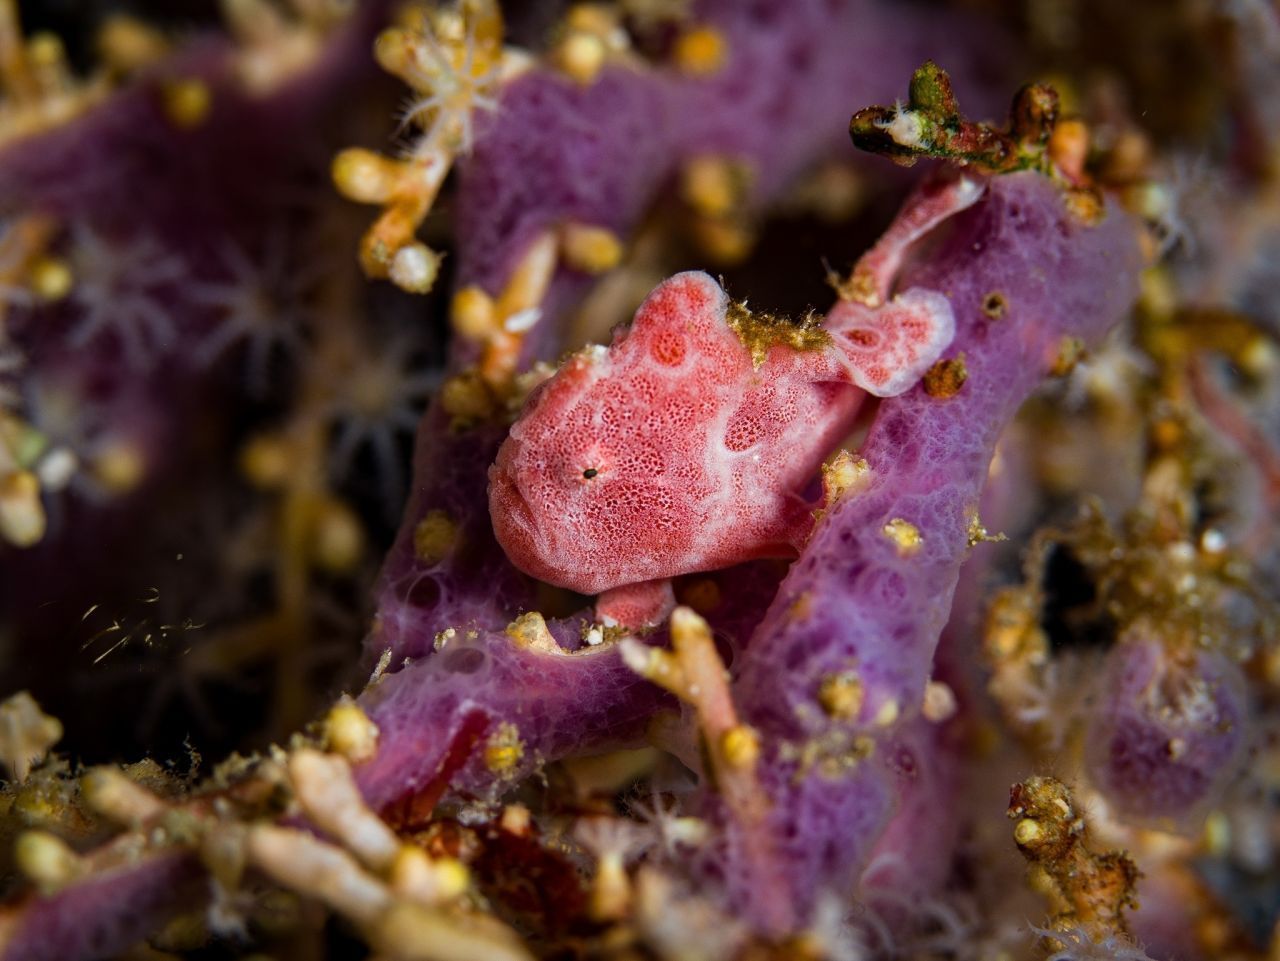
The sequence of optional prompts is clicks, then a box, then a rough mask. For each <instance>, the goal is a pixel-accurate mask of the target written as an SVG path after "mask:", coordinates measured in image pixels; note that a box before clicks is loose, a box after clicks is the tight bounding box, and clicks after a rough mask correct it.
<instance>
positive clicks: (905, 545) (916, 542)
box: [883, 517, 924, 557]
mask: <svg viewBox="0 0 1280 961" xmlns="http://www.w3.org/2000/svg"><path fill="white" fill-rule="evenodd" d="M883 532H884V536H885V537H887V538H888V539H889V540H891V541H892V542H893V543H894V546H895V547H897V549H898V556H899V557H911V556H913V555H915V554H917V553H919V551H920V548H921V547H922V546H923V545H924V536H923V535H922V534H921V533H920V528H918V527H916V525H915V524H912V523H911V522H910V521H908V520H905V519H904V518H901V517H895V518H893V519H891V520H890V521H888V522H887V523H886V524H885V525H884V528H883Z"/></svg>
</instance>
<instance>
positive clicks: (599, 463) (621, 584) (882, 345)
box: [489, 178, 982, 625]
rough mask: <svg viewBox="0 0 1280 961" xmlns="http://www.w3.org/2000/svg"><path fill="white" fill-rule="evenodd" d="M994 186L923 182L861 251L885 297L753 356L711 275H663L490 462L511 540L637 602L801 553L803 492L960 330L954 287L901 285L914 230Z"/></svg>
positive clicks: (538, 558)
mask: <svg viewBox="0 0 1280 961" xmlns="http://www.w3.org/2000/svg"><path fill="white" fill-rule="evenodd" d="M981 194H982V187H981V186H980V185H979V184H977V183H975V182H974V181H972V180H968V179H963V178H961V179H945V178H940V179H938V180H937V181H934V182H932V183H931V184H929V185H928V186H926V187H925V188H924V189H922V190H920V191H918V192H917V193H916V194H914V195H913V196H912V198H911V199H910V200H909V201H908V202H907V204H906V205H905V206H904V207H903V210H902V212H901V213H900V214H899V216H898V217H897V219H896V220H895V221H894V223H893V225H892V226H891V227H890V228H889V230H888V231H886V233H885V235H884V236H883V237H882V238H881V240H880V242H879V243H877V244H876V245H875V247H873V248H872V250H871V251H869V252H868V255H867V257H866V258H864V259H863V261H861V262H860V263H859V273H860V276H864V277H865V278H866V279H867V280H868V281H869V282H871V289H870V290H868V291H866V292H865V296H866V299H867V300H869V301H870V302H871V304H870V305H869V304H868V303H863V302H861V301H856V300H852V299H842V300H840V301H838V302H837V303H836V305H835V306H834V307H833V308H832V310H831V312H830V313H829V314H828V315H827V318H826V320H825V321H824V323H823V331H824V332H825V335H826V339H825V340H824V341H820V342H818V343H815V344H813V345H811V346H808V347H805V348H800V349H798V348H796V347H792V346H790V345H788V344H773V345H772V346H769V347H768V348H767V352H766V353H765V354H764V356H763V357H760V356H759V355H758V354H757V355H756V356H754V357H753V355H752V352H751V350H750V349H749V347H748V345H747V344H746V343H744V340H743V337H742V336H741V335H740V333H739V332H738V331H735V330H734V329H733V327H731V326H730V323H729V318H728V314H727V311H728V308H729V303H728V299H727V297H726V296H725V293H724V291H723V290H722V289H721V288H720V285H719V284H717V283H716V282H715V281H714V280H713V279H712V278H711V277H709V276H708V275H706V274H704V273H700V272H689V273H683V274H677V275H676V276H675V277H672V278H671V279H669V280H667V281H665V282H664V283H662V284H660V285H659V286H658V287H657V288H656V289H655V290H654V291H653V293H651V294H650V295H649V297H648V299H646V300H645V302H644V304H642V305H641V307H640V309H639V311H638V312H637V313H636V317H635V321H634V322H633V323H632V325H631V326H630V327H629V328H628V329H626V330H624V331H621V332H620V333H619V334H618V335H617V336H616V337H615V338H614V341H613V345H612V346H611V347H610V348H608V349H607V350H605V349H603V348H599V347H591V348H587V349H586V350H584V351H582V352H580V353H578V354H577V355H575V356H574V357H572V358H571V359H570V360H568V361H567V362H566V363H565V364H564V365H563V366H562V367H561V368H560V370H559V371H558V372H557V373H556V375H555V376H554V377H552V378H551V379H550V380H549V381H547V382H546V383H545V384H543V385H542V386H541V387H539V388H538V390H537V391H536V392H535V393H534V394H533V395H532V396H531V397H530V398H529V401H528V402H527V403H526V405H525V408H524V410H523V411H522V413H521V415H520V418H519V420H517V421H516V423H515V424H514V425H513V426H512V428H511V434H510V436H509V437H508V438H507V440H506V442H505V443H504V444H503V445H502V448H501V450H500V451H499V452H498V458H497V462H496V464H495V465H494V467H493V470H492V471H490V474H489V484H490V489H489V497H490V514H491V515H492V517H493V525H494V532H495V534H496V535H497V537H498V541H499V542H500V543H501V544H502V546H503V548H504V549H505V550H506V552H507V554H508V556H509V557H510V558H511V559H512V561H513V562H514V563H515V564H516V565H517V566H518V567H520V568H521V569H523V570H524V571H526V572H528V573H530V574H533V575H534V576H535V577H540V578H542V579H543V580H546V581H550V582H551V583H553V584H558V585H560V586H562V587H569V588H572V589H574V590H577V591H581V592H583V593H588V594H596V593H600V592H605V591H609V592H614V591H616V590H617V589H619V588H629V590H628V594H629V595H630V596H629V597H628V603H627V614H628V615H630V614H633V613H634V612H635V611H636V610H637V609H638V608H637V605H636V604H635V595H637V593H638V591H637V589H636V587H635V585H639V584H642V583H647V582H653V581H660V579H662V578H668V577H674V576H676V575H678V574H686V573H690V572H693V571H702V570H713V569H715V568H720V567H727V566H729V565H731V564H736V563H741V562H743V561H749V560H756V559H758V558H762V557H794V556H795V555H796V554H797V553H798V551H799V548H800V546H801V545H802V544H803V543H804V540H805V538H806V537H807V536H808V533H809V531H810V529H811V528H812V526H813V508H814V506H815V505H812V504H809V503H807V502H806V501H805V500H804V499H803V498H802V497H801V496H800V494H801V491H802V490H803V488H804V487H805V485H806V484H807V483H809V482H810V481H811V480H812V478H813V475H814V472H815V471H816V469H817V467H818V465H819V464H820V463H821V461H822V459H823V458H824V457H825V456H826V455H827V453H828V452H829V451H830V450H831V449H832V447H834V446H835V444H836V442H837V441H838V440H839V439H840V438H841V437H843V436H844V435H845V434H847V433H848V431H849V430H850V428H851V427H852V426H853V418H854V415H855V414H856V413H857V411H858V408H859V406H860V404H861V402H862V398H863V396H864V393H863V392H864V391H867V392H870V393H873V394H876V395H878V396H894V395H897V394H901V393H902V392H903V391H905V390H908V389H909V388H910V387H911V386H912V385H913V384H915V383H916V381H918V380H919V378H920V377H921V375H922V374H923V373H924V371H925V370H926V369H927V368H928V367H929V365H931V364H932V363H934V361H936V360H937V359H938V357H939V356H940V354H941V353H942V351H943V350H944V349H945V348H946V347H947V345H948V344H949V343H950V342H951V338H952V336H953V335H954V333H955V321H954V318H953V316H952V312H951V305H950V303H949V302H948V301H947V299H946V297H944V296H943V295H942V294H940V293H938V292H936V291H932V290H927V289H924V288H920V287H913V288H911V289H910V290H907V291H904V292H903V293H901V294H900V295H898V296H896V297H893V299H892V300H890V299H889V297H890V295H891V293H892V289H893V280H894V277H895V275H896V274H897V272H898V270H899V269H900V267H901V265H902V264H903V263H904V262H905V259H906V257H907V256H908V253H909V251H910V249H911V248H912V246H913V245H915V244H916V243H917V242H918V241H919V240H920V239H921V238H922V237H924V236H925V235H926V234H928V233H929V231H931V230H932V229H934V228H936V227H937V226H938V224H940V223H941V222H943V221H945V220H946V219H947V218H948V217H950V216H953V215H954V214H956V213H957V212H959V211H960V210H963V209H966V208H967V207H969V206H971V205H972V204H973V203H975V202H976V201H977V199H978V198H979V197H980V196H981ZM886 301H887V302H886ZM757 323H758V322H757ZM747 336H748V337H749V336H751V335H747ZM660 589H661V588H660V586H657V585H655V587H654V589H653V590H652V591H649V592H648V593H649V595H650V596H651V597H652V595H654V594H656V592H657V591H659V590H660ZM615 600H616V597H615V595H613V594H611V595H610V596H608V597H606V598H604V599H603V600H602V607H601V612H602V614H603V616H606V617H609V618H612V619H613V620H617V621H618V622H620V623H624V624H632V625H639V624H644V623H654V622H656V620H658V619H659V618H660V617H661V615H662V614H663V613H664V611H663V609H662V608H661V607H660V606H659V605H658V604H656V603H651V604H649V605H648V606H647V608H644V610H645V612H646V613H647V616H640V617H638V618H637V617H634V616H633V617H630V618H629V617H627V616H624V615H622V614H620V612H619V611H618V609H617V607H616V605H615Z"/></svg>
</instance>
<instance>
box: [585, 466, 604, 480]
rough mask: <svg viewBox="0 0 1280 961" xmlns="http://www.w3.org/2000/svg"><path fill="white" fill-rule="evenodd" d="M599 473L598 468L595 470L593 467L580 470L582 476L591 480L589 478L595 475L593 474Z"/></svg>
mask: <svg viewBox="0 0 1280 961" xmlns="http://www.w3.org/2000/svg"><path fill="white" fill-rule="evenodd" d="M599 473H600V472H599V471H598V470H596V469H595V468H594V467H588V468H587V469H586V470H584V471H583V472H582V476H583V477H584V478H585V479H586V480H591V478H593V477H595V476H596V475H597V474H599Z"/></svg>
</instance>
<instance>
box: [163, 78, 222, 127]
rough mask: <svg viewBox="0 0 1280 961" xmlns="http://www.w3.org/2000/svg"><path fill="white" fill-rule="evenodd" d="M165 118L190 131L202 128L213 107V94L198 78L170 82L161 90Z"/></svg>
mask: <svg viewBox="0 0 1280 961" xmlns="http://www.w3.org/2000/svg"><path fill="white" fill-rule="evenodd" d="M160 99H161V103H162V105H163V107H164V113H165V116H166V117H168V118H169V121H170V122H171V123H172V124H173V125H174V126H175V127H181V128H182V129H184V130H190V129H192V128H194V127H198V126H200V125H201V124H202V123H204V121H205V119H206V118H207V117H208V116H209V110H210V108H211V107H212V106H213V92H212V91H211V90H210V89H209V85H208V84H207V83H205V82H204V81H203V80H201V79H200V78H198V77H188V78H185V79H182V80H170V81H168V82H166V83H165V84H163V85H162V86H161V88H160Z"/></svg>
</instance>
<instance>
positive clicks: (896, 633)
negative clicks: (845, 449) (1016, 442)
mask: <svg viewBox="0 0 1280 961" xmlns="http://www.w3.org/2000/svg"><path fill="white" fill-rule="evenodd" d="M1066 201H1067V196H1066V195H1065V194H1064V192H1063V190H1062V189H1061V188H1060V187H1059V186H1057V185H1055V184H1054V183H1052V182H1051V181H1050V180H1049V179H1048V178H1046V177H1043V176H1041V175H1039V174H1031V173H1023V174H1013V175H1009V176H1004V177H997V178H994V179H992V180H990V181H989V182H988V184H987V194H986V196H985V197H984V198H983V200H981V201H980V202H979V203H978V204H977V205H976V206H974V207H973V208H972V209H971V210H969V211H967V212H965V213H964V214H961V215H959V216H958V217H957V218H956V220H955V222H954V224H953V227H952V232H951V234H950V236H949V237H947V238H946V239H945V240H942V241H941V242H940V245H939V246H938V247H937V248H936V249H935V250H934V251H933V252H932V253H931V254H930V255H929V256H928V257H927V258H926V259H923V260H921V261H920V262H918V263H916V264H914V265H912V266H909V267H908V268H907V270H906V272H905V275H904V277H903V279H902V283H903V284H904V285H914V286H921V287H926V288H930V289H934V290H940V291H945V292H946V294H947V296H948V298H949V300H950V301H951V304H952V307H953V309H954V311H955V316H956V325H957V334H956V340H955V343H954V344H953V346H952V349H951V352H952V355H953V356H955V357H960V356H963V358H964V363H965V366H966V368H967V370H968V378H967V380H965V382H964V384H963V386H962V388H961V389H960V390H959V391H958V393H956V394H955V395H954V396H951V397H945V398H940V397H934V396H931V395H930V394H929V393H928V392H927V391H926V390H925V389H924V387H923V386H920V387H917V388H915V389H913V390H912V391H910V392H908V393H907V394H905V395H903V396H901V397H898V398H894V399H891V400H887V401H885V402H884V403H883V404H882V406H881V408H880V410H879V412H878V415H877V417H876V420H875V422H874V424H873V426H872V429H871V433H870V435H869V436H868V438H867V441H866V443H865V444H864V445H863V447H862V449H861V452H860V453H861V456H862V457H864V458H865V459H866V461H867V463H868V465H869V467H870V472H869V474H868V480H867V483H866V486H865V487H863V488H862V489H860V490H859V491H857V492H856V493H852V494H850V495H847V496H845V497H844V498H843V499H842V500H841V501H840V502H839V503H838V504H837V505H835V506H834V507H833V508H832V509H831V511H830V512H829V514H828V515H827V516H826V517H825V518H824V520H823V521H822V522H821V523H820V524H819V525H818V527H817V529H816V531H815V533H814V535H813V537H812V539H811V540H810V542H809V544H808V545H807V547H806V548H805V550H804V552H803V554H802V556H801V558H800V559H799V560H798V561H797V562H796V564H795V565H794V566H793V567H792V569H791V571H790V573H789V574H788V575H787V577H786V579H785V580H784V581H783V584H782V587H781V589H780V591H779V594H778V597H777V598H776V599H775V601H774V603H773V605H772V607H771V608H770V610H769V614H768V615H767V616H766V618H765V620H764V622H763V623H762V624H761V626H760V628H759V630H758V631H757V632H756V634H755V636H754V637H753V639H752V642H751V644H750V646H749V647H748V649H747V652H746V654H745V655H744V658H743V661H742V664H741V672H740V674H739V676H738V680H737V682H736V684H735V686H734V692H735V698H736V700H737V703H738V705H739V707H740V709H741V711H742V713H743V715H744V716H745V718H746V719H747V720H748V721H749V723H751V724H752V725H754V726H755V727H756V728H758V729H759V730H760V731H761V732H762V734H763V735H764V738H765V743H766V744H767V745H768V748H767V750H766V753H765V758H764V761H763V762H762V775H761V776H762V779H764V780H765V781H766V783H767V784H768V786H769V787H770V788H772V789H773V791H774V792H775V793H773V795H772V796H773V797H774V798H775V806H774V813H773V820H772V826H773V830H774V833H775V836H776V837H777V838H778V839H779V841H780V849H779V854H780V856H781V857H782V858H783V859H784V860H785V863H786V864H787V872H788V874H789V879H790V881H791V888H790V890H791V896H792V897H793V898H794V899H795V901H796V903H797V904H799V905H806V906H807V905H811V904H812V899H813V897H814V894H815V893H816V892H818V891H820V890H822V889H823V888H826V887H834V888H835V889H837V890H847V889H848V887H849V885H850V884H851V883H852V881H853V878H854V875H855V872H856V870H857V868H858V866H859V865H860V864H861V863H862V859H863V858H865V857H866V852H867V848H868V845H869V843H870V841H871V840H872V839H873V838H874V836H875V834H874V830H873V831H857V830H853V829H849V828H846V829H845V830H842V831H834V830H832V831H828V830H826V829H825V828H828V827H829V828H833V829H834V827H835V825H836V824H848V825H854V824H856V825H864V826H865V825H868V824H872V825H873V824H875V823H876V821H877V818H876V817H875V815H874V814H873V813H872V812H873V811H874V810H876V808H877V807H878V808H879V809H880V810H882V811H884V810H885V809H886V808H887V804H888V803H889V802H888V799H887V792H886V791H885V790H884V788H882V787H878V786H876V785H877V783H878V782H879V781H880V779H881V778H880V775H879V774H878V772H876V770H875V768H874V767H873V766H872V765H871V764H870V763H867V764H861V765H855V766H853V769H852V771H851V772H849V773H845V774H837V775H836V776H832V774H831V773H830V772H828V773H824V772H823V770H822V769H821V768H819V769H817V770H815V771H813V772H808V771H805V770H804V769H803V768H799V767H798V766H797V763H796V760H795V756H796V753H795V751H794V750H793V749H789V748H788V745H795V744H819V745H821V744H823V743H824V742H825V743H832V744H835V745H837V746H840V747H841V748H842V749H843V750H844V751H845V752H846V753H847V752H848V750H849V746H850V745H853V744H854V740H855V739H854V737H853V734H854V732H866V731H875V730H877V729H880V730H883V729H892V728H893V726H894V725H895V723H896V722H897V721H898V720H899V719H900V718H905V717H909V716H911V715H913V714H915V713H916V711H917V710H918V708H919V705H920V703H921V697H922V694H923V690H924V686H925V682H926V680H927V679H928V677H929V672H930V665H931V664H932V661H933V655H934V648H935V646H936V644H937V640H938V637H939V634H940V632H941V629H942V627H943V625H944V624H945V622H946V620H947V616H948V613H949V611H950V606H951V597H952V593H953V591H954V589H955V585H956V580H957V577H958V572H959V568H960V565H961V563H962V562H963V561H964V558H965V556H966V555H967V552H968V549H969V547H970V544H971V540H970V538H971V535H972V533H973V529H974V524H975V523H976V509H977V505H978V503H979V498H980V496H981V492H982V487H983V484H984V482H985V480H986V476H987V469H988V465H989V463H990V460H991V454H992V450H993V447H994V444H995V441H996V439H997V437H998V436H999V434H1000V432H1001V430H1002V428H1003V427H1004V425H1005V424H1006V423H1007V422H1008V420H1009V419H1010V417H1012V415H1013V413H1014V412H1015V411H1016V410H1017V408H1018V406H1019V405H1020V404H1021V403H1022V401H1023V400H1024V399H1025V398H1026V396H1027V395H1028V394H1029V393H1030V391H1031V390H1032V389H1033V388H1034V387H1035V386H1036V385H1037V384H1038V383H1039V382H1040V381H1041V380H1042V379H1043V378H1044V377H1045V375H1046V374H1048V373H1049V372H1050V371H1051V370H1052V369H1053V368H1054V366H1055V361H1056V359H1057V357H1058V354H1059V351H1060V350H1061V349H1062V348H1063V346H1064V343H1065V342H1069V341H1071V340H1073V339H1075V338H1079V339H1083V340H1086V341H1096V340H1097V339H1098V338H1099V337H1101V335H1102V334H1103V333H1105V332H1106V330H1107V329H1109V328H1110V327H1111V326H1112V325H1114V324H1115V323H1117V322H1118V321H1119V320H1120V319H1121V318H1122V317H1123V316H1124V313H1125V311H1126V310H1127V309H1128V307H1129V305H1130V304H1131V303H1132V301H1133V300H1134V298H1135V297H1136V293H1137V276H1138V272H1139V270H1140V268H1141V266H1142V258H1141V255H1140V252H1139V245H1138V231H1137V227H1136V224H1135V223H1134V222H1133V221H1132V220H1131V219H1130V218H1129V217H1128V216H1127V215H1125V214H1124V213H1123V212H1121V211H1119V210H1117V209H1114V207H1113V208H1110V209H1108V211H1107V213H1106V216H1105V217H1104V218H1103V219H1102V220H1101V222H1100V223H1096V224H1089V223H1082V222H1081V221H1079V220H1078V219H1076V216H1075V215H1074V214H1073V213H1072V212H1071V210H1070V209H1069V208H1068V205H1067V202H1066ZM841 686H843V687H845V688H846V689H848V690H849V691H851V692H856V695H855V696H852V697H850V698H847V699H845V700H844V701H843V702H840V701H838V700H835V699H833V697H832V695H831V692H833V691H836V690H838V689H839V688H840V687H841ZM882 816H883V815H882ZM819 825H822V826H825V827H821V828H820V827H819ZM815 837H822V838H827V839H829V840H828V842H827V843H822V844H814V843H813V839H814V838H815ZM837 839H838V840H837ZM726 875H727V876H728V877H729V878H731V879H733V881H734V888H735V892H736V895H737V897H738V898H739V899H740V900H741V901H742V902H743V903H745V904H755V903H756V901H757V899H762V898H765V899H771V898H776V897H777V892H776V891H775V890H773V889H771V888H768V887H766V886H764V885H761V884H758V883H756V879H753V878H751V877H749V876H742V875H739V874H736V873H735V872H734V871H732V870H730V871H727V872H726Z"/></svg>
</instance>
